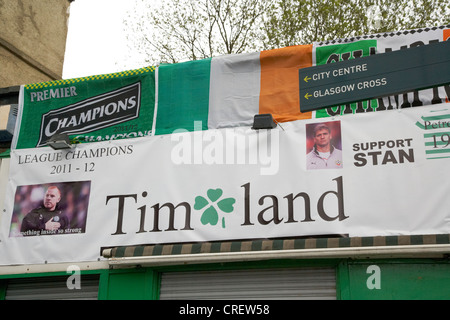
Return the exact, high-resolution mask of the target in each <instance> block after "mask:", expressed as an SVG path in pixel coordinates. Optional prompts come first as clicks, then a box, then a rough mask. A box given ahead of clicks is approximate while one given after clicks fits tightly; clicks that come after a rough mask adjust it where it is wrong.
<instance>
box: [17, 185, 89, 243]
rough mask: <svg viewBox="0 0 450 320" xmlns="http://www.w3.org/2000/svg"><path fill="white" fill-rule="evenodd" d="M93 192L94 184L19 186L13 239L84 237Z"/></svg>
mask: <svg viewBox="0 0 450 320" xmlns="http://www.w3.org/2000/svg"><path fill="white" fill-rule="evenodd" d="M90 191H91V182H90V181H75V182H60V183H47V184H37V185H24V186H18V187H17V189H16V193H15V196H14V209H13V214H12V219H11V227H10V233H9V236H10V237H28V236H43V235H63V234H78V233H84V232H85V231H86V219H87V212H88V205H89V196H90Z"/></svg>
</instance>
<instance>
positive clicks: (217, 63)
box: [153, 45, 312, 134]
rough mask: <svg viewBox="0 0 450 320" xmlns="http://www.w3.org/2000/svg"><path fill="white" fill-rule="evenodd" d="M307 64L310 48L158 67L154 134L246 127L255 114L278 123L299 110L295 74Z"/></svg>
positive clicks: (307, 115) (305, 115) (304, 116)
mask: <svg viewBox="0 0 450 320" xmlns="http://www.w3.org/2000/svg"><path fill="white" fill-rule="evenodd" d="M310 66H312V45H300V46H292V47H287V48H282V49H275V50H267V51H262V52H256V53H248V54H237V55H225V56H220V57H215V58H211V59H205V60H196V61H189V62H183V63H178V64H163V65H161V66H160V67H159V68H158V74H157V78H158V79H157V81H156V83H157V89H156V90H157V106H156V110H155V111H156V114H155V118H154V120H155V121H154V124H153V125H154V129H155V131H154V132H155V134H169V133H172V132H174V131H175V130H176V129H181V128H182V129H186V130H189V131H193V130H194V123H195V124H196V127H195V129H198V123H200V122H201V123H202V130H207V129H216V128H226V127H234V126H244V125H251V124H252V123H253V117H254V115H255V114H263V113H271V114H272V115H273V117H274V118H275V119H276V120H277V121H278V122H285V121H292V120H298V119H309V118H311V113H301V112H300V101H299V100H300V99H299V78H298V70H299V69H300V68H306V67H310Z"/></svg>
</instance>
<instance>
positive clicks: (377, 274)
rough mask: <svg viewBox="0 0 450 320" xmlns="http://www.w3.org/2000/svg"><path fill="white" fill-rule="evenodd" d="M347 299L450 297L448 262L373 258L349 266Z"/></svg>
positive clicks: (449, 264) (443, 298) (439, 298)
mask: <svg viewBox="0 0 450 320" xmlns="http://www.w3.org/2000/svg"><path fill="white" fill-rule="evenodd" d="M348 275H349V276H348V281H349V283H348V287H349V290H348V292H347V294H346V296H345V297H343V298H345V299H354V300H355V299H356V300H398V299H402V300H417V299H420V300H428V299H433V300H450V263H449V262H448V261H438V262H433V261H432V262H427V261H413V262H408V261H394V262H392V261H382V262H380V261H371V262H364V263H358V262H355V263H350V264H349V265H348Z"/></svg>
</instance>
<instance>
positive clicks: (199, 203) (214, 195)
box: [194, 189, 236, 228]
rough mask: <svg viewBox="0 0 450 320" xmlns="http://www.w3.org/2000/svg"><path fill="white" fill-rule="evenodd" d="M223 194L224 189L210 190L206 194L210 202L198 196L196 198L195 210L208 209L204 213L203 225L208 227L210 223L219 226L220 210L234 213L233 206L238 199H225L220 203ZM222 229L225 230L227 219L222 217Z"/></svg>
mask: <svg viewBox="0 0 450 320" xmlns="http://www.w3.org/2000/svg"><path fill="white" fill-rule="evenodd" d="M222 194H223V191H222V189H209V190H208V191H207V192H206V195H207V196H208V199H209V200H208V199H205V198H204V197H202V196H198V197H196V198H195V204H194V209H195V210H202V209H204V208H205V207H207V208H206V209H205V211H203V213H202V217H201V219H200V221H201V223H202V224H203V225H207V224H208V223H209V224H210V225H212V226H215V225H217V223H218V222H219V213H218V212H217V211H218V209H220V211H222V212H225V213H231V212H233V210H234V208H233V205H234V203H235V202H236V199H234V198H225V199H222V200H220V201H218V200H219V199H220V197H222ZM208 205H209V206H208ZM222 228H225V217H222Z"/></svg>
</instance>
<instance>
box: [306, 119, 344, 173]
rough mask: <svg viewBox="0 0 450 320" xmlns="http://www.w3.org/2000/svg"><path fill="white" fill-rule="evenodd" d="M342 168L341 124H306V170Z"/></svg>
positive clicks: (334, 122)
mask: <svg viewBox="0 0 450 320" xmlns="http://www.w3.org/2000/svg"><path fill="white" fill-rule="evenodd" d="M342 167H343V163H342V138H341V122H340V121H328V122H320V123H309V124H306V169H307V170H313V169H340V168H342Z"/></svg>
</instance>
